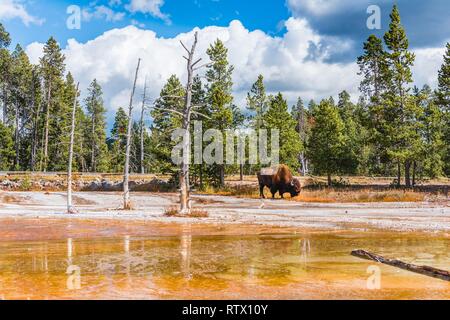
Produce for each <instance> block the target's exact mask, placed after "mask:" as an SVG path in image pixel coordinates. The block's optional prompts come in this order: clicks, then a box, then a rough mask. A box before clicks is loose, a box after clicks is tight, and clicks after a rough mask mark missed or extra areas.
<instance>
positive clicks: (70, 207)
mask: <svg viewBox="0 0 450 320" xmlns="http://www.w3.org/2000/svg"><path fill="white" fill-rule="evenodd" d="M79 85H80V83H78V84H77V89H76V91H75V96H74V97H73V107H72V126H71V129H70V144H69V165H68V166H67V213H68V214H75V213H76V210H75V208H74V207H73V205H72V160H73V144H74V140H75V118H76V110H77V97H78V87H79Z"/></svg>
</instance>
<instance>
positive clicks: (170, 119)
mask: <svg viewBox="0 0 450 320" xmlns="http://www.w3.org/2000/svg"><path fill="white" fill-rule="evenodd" d="M184 96H185V89H184V88H183V85H182V84H181V82H180V80H179V79H178V77H177V76H175V75H173V76H171V77H170V78H169V79H168V80H167V83H166V84H165V85H164V87H163V88H162V90H161V93H160V97H159V98H158V100H157V101H156V103H155V107H154V108H153V109H152V110H151V112H150V114H151V117H152V118H153V124H152V127H151V129H150V130H151V141H152V142H151V144H152V163H153V165H152V166H153V168H154V169H153V171H157V172H161V173H164V174H172V175H173V174H175V173H176V172H178V168H177V166H175V165H174V164H173V163H172V149H173V147H174V146H175V143H174V142H172V132H173V131H174V130H175V129H177V128H181V121H182V119H181V116H180V115H178V114H175V113H173V112H170V111H168V110H176V111H179V112H181V110H182V108H183V103H184Z"/></svg>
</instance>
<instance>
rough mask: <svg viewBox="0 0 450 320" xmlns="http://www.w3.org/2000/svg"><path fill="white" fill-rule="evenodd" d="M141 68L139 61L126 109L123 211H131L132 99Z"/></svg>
mask: <svg viewBox="0 0 450 320" xmlns="http://www.w3.org/2000/svg"><path fill="white" fill-rule="evenodd" d="M140 66H141V59H139V60H138V64H137V67H136V74H135V76H134V84H133V89H132V91H131V97H130V106H129V108H128V129H127V146H126V150H125V169H124V171H125V172H124V175H123V209H124V210H131V201H130V187H129V182H130V151H131V133H132V127H133V119H132V116H133V97H134V93H135V91H136V82H137V78H138V74H139V67H140Z"/></svg>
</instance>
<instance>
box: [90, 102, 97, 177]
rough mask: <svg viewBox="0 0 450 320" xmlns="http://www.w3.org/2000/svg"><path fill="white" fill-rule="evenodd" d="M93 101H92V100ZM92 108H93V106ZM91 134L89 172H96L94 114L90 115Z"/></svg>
mask: <svg viewBox="0 0 450 320" xmlns="http://www.w3.org/2000/svg"><path fill="white" fill-rule="evenodd" d="M92 100H93V99H92ZM93 108H94V106H93ZM91 133H92V137H91V139H92V150H91V172H96V171H97V168H96V164H95V162H96V160H95V148H96V145H95V112H93V113H92V128H91Z"/></svg>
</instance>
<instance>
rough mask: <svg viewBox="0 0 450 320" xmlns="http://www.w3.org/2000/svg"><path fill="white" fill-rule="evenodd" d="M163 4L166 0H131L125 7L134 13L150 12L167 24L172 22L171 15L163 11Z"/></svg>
mask: <svg viewBox="0 0 450 320" xmlns="http://www.w3.org/2000/svg"><path fill="white" fill-rule="evenodd" d="M163 5H164V0H131V2H130V3H129V4H128V5H126V6H125V7H126V8H127V10H129V11H130V12H132V13H136V12H141V13H149V14H150V15H152V16H153V17H156V18H159V19H161V20H163V21H164V22H166V23H167V24H171V20H170V16H169V15H168V14H165V13H162V12H161V7H162V6H163Z"/></svg>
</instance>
